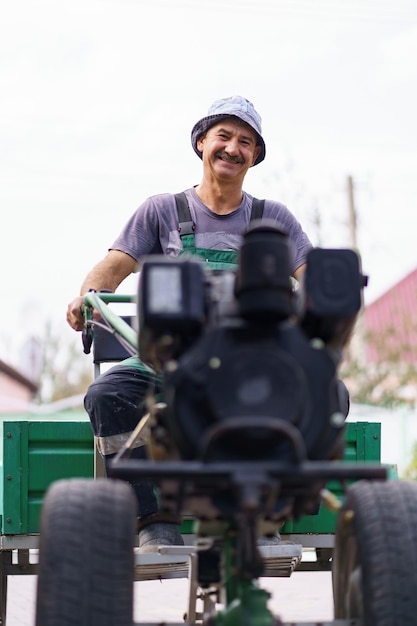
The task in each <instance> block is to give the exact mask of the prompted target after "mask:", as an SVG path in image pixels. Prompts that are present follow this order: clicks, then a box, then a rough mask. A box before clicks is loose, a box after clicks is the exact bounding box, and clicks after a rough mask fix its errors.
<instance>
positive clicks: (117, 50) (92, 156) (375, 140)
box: [0, 0, 417, 363]
mask: <svg viewBox="0 0 417 626" xmlns="http://www.w3.org/2000/svg"><path fill="white" fill-rule="evenodd" d="M0 29H1V30H0V53H1V54H0V68H1V69H0V81H1V82H0V85H1V93H0V113H1V114H0V163H1V167H0V177H1V180H0V206H1V215H2V221H3V229H2V231H3V236H2V238H1V246H0V260H1V272H2V280H1V284H2V291H3V297H2V318H1V319H2V325H1V329H0V358H2V359H4V360H7V361H9V362H12V363H13V362H17V360H18V349H17V348H16V346H17V345H19V343H22V342H23V341H24V339H25V338H26V337H27V336H29V335H30V334H35V335H36V334H38V333H39V332H40V331H41V330H42V327H43V325H44V323H45V321H46V320H47V319H51V320H52V321H53V322H54V324H56V325H58V327H61V326H62V336H63V339H68V338H70V337H72V336H73V335H74V331H72V330H71V329H70V328H69V327H68V326H67V325H66V322H65V311H66V306H67V303H68V302H69V301H70V300H71V299H72V298H73V297H74V296H75V295H77V293H78V291H79V287H80V284H81V282H82V280H83V278H84V275H85V274H86V273H87V271H88V270H89V269H90V268H91V266H92V265H93V264H94V263H95V262H97V261H98V260H99V259H101V258H102V257H103V256H104V255H105V253H106V251H107V248H108V246H109V245H110V244H111V243H112V241H113V240H114V239H115V237H116V235H117V234H118V233H119V231H120V229H121V228H122V226H123V224H124V222H125V221H126V220H127V219H128V217H129V216H130V215H131V213H132V212H133V211H134V210H135V208H136V207H137V206H138V205H139V204H140V203H141V202H142V201H143V200H144V199H145V198H146V197H147V196H149V195H152V194H155V193H160V192H177V191H180V190H182V189H184V188H186V187H189V186H191V185H193V184H197V183H198V182H199V181H200V176H201V162H200V160H199V159H198V158H197V157H196V155H195V154H194V152H193V150H192V148H191V144H190V131H191V127H192V126H193V124H194V123H195V122H196V121H197V120H198V119H199V118H200V117H203V116H204V115H205V114H206V112H207V109H208V107H209V105H210V104H211V102H212V101H213V100H215V99H217V98H222V97H226V96H230V95H234V94H240V95H243V96H245V97H246V98H248V99H250V100H251V101H252V102H253V103H254V104H255V107H256V108H257V110H258V111H259V112H260V114H261V116H262V119H263V135H264V138H265V142H266V146H267V157H266V160H265V161H264V162H263V163H262V164H261V165H259V166H257V167H255V168H253V169H252V170H250V172H249V174H248V176H247V179H246V181H245V182H246V184H245V189H246V190H247V191H248V192H250V193H252V194H254V195H256V196H258V197H266V198H273V199H276V200H280V201H282V202H284V203H286V204H287V206H288V207H289V209H290V210H292V211H293V212H294V213H295V214H296V216H297V217H298V219H299V220H300V221H301V222H302V224H303V226H304V228H305V230H306V231H307V232H308V234H309V235H310V238H311V239H312V241H313V243H314V244H315V245H322V246H324V247H348V246H350V245H351V242H352V239H351V232H350V231H349V228H348V196H347V177H348V176H349V175H350V176H352V177H353V181H354V190H355V203H356V209H357V214H358V228H357V242H358V245H359V249H360V252H361V256H362V266H363V270H364V272H365V273H367V274H369V276H370V282H369V287H368V288H367V290H366V292H365V298H366V301H367V302H370V301H372V300H373V299H375V298H376V297H378V296H379V295H380V294H382V293H383V292H384V291H385V290H386V289H388V288H389V287H391V286H392V285H393V284H394V283H395V282H396V281H397V280H400V279H401V278H402V277H403V276H405V275H406V274H407V273H408V272H409V271H412V270H414V269H415V268H416V267H417V245H416V240H417V217H416V209H417V206H416V205H417V200H416V199H417V122H416V111H417V4H416V2H415V0H397V2H395V3H393V2H392V1H390V2H388V0H379V1H377V0H333V1H330V0H315V2H314V3H312V2H310V1H309V0H252V1H249V0H222V1H220V0H218V1H217V0H189V1H186V0H182V1H181V0H178V1H176V0H159V1H158V0H149V2H148V1H146V0H100V1H98V0H97V1H96V0H71V2H70V1H63V0H60V1H57V0H44V1H39V2H38V1H36V0H13V2H8V3H6V2H4V3H3V6H2V9H1V16H0ZM317 216H319V217H320V222H321V226H320V227H317V225H316V223H317ZM134 288H135V285H134V283H132V282H129V281H127V283H126V284H125V285H124V286H123V287H122V291H125V292H129V291H131V290H132V289H134Z"/></svg>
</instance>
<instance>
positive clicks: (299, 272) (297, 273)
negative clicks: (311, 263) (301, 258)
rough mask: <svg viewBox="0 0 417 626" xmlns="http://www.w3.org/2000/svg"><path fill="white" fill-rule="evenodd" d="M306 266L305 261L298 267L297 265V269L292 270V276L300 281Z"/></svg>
mask: <svg viewBox="0 0 417 626" xmlns="http://www.w3.org/2000/svg"><path fill="white" fill-rule="evenodd" d="M306 267H307V263H303V265H300V267H297V269H296V270H295V272H294V278H295V279H296V280H298V282H300V280H301V277H302V276H303V274H304V272H305V271H306Z"/></svg>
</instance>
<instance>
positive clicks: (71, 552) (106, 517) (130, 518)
mask: <svg viewBox="0 0 417 626" xmlns="http://www.w3.org/2000/svg"><path fill="white" fill-rule="evenodd" d="M135 524H136V515H135V502H134V496H133V493H132V492H131V489H130V488H129V487H128V486H127V485H126V484H125V483H123V482H121V481H115V480H108V479H98V480H88V479H70V480H65V481H58V482H57V483H54V484H53V485H52V487H51V488H50V490H49V491H48V493H47V495H46V498H45V501H44V506H43V512H42V520H41V530H40V546H39V575H38V590H37V609H36V626H116V625H117V626H132V623H133V569H134V562H133V558H134V555H133V539H134V531H135Z"/></svg>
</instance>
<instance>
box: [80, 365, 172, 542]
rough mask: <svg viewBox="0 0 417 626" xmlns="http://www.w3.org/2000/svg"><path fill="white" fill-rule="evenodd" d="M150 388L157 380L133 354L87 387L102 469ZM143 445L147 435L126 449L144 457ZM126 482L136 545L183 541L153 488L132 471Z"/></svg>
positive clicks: (124, 436) (143, 409)
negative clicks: (135, 516) (134, 518)
mask: <svg viewBox="0 0 417 626" xmlns="http://www.w3.org/2000/svg"><path fill="white" fill-rule="evenodd" d="M150 391H156V392H158V391H159V379H158V377H157V376H156V375H154V374H153V373H152V372H151V371H150V370H149V369H148V368H146V367H145V366H144V365H143V364H142V363H141V362H140V360H139V359H138V358H135V357H132V358H129V359H126V361H123V362H122V363H120V364H118V365H115V366H114V367H112V368H111V369H109V370H108V371H107V372H105V373H104V374H101V375H100V376H99V377H98V378H96V380H94V381H93V383H92V384H91V385H90V387H89V388H88V390H87V393H86V396H85V399H84V406H85V409H86V411H87V413H88V415H89V417H90V421H91V425H92V428H93V431H94V434H95V436H96V438H97V446H98V450H99V452H100V454H101V455H102V456H103V459H104V465H105V468H108V467H109V463H110V462H111V460H112V459H113V458H114V457H115V456H116V454H117V453H118V452H119V450H120V449H121V448H122V447H123V445H124V444H125V443H126V441H127V440H128V439H129V437H130V435H131V434H132V431H133V430H134V429H135V427H136V426H137V424H138V422H139V420H140V419H141V417H142V416H143V415H144V414H145V413H146V404H145V397H146V394H147V393H149V392H150ZM145 444H146V436H142V437H141V436H139V438H138V440H137V441H135V442H134V444H133V448H132V449H131V450H130V452H129V455H130V457H131V458H136V459H146V445H145ZM127 482H128V483H130V484H131V486H132V488H133V490H134V492H135V495H136V500H137V507H138V508H137V514H138V528H139V547H142V548H143V551H146V550H147V548H149V549H152V546H155V545H158V544H162V543H164V544H173V545H175V544H178V543H182V537H181V534H180V532H179V520H178V519H177V518H174V517H173V516H170V515H167V514H165V513H163V512H160V511H159V498H158V492H157V489H156V487H155V486H154V485H153V484H151V483H149V482H141V481H138V480H137V479H136V478H135V476H134V474H133V475H132V477H131V478H128V479H127ZM145 546H146V547H145Z"/></svg>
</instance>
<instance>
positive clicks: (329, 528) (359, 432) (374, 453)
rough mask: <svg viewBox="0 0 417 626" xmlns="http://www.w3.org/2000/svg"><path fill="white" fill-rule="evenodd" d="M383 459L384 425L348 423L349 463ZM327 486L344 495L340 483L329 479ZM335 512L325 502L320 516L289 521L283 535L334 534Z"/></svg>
mask: <svg viewBox="0 0 417 626" xmlns="http://www.w3.org/2000/svg"><path fill="white" fill-rule="evenodd" d="M380 459H381V424H379V423H371V422H347V424H346V430H345V453H344V460H345V461H347V462H350V463H354V462H357V463H364V462H366V461H371V462H372V463H375V462H378V461H380ZM326 486H327V488H328V489H329V490H330V491H332V492H333V493H334V494H335V495H336V496H337V497H339V498H342V497H343V491H342V488H341V485H340V483H338V482H329V483H328V484H327V485H326ZM335 528H336V513H334V512H332V511H330V510H329V509H328V508H326V507H325V506H324V505H321V506H320V509H319V512H318V514H317V515H304V516H302V517H300V519H298V520H290V521H289V522H286V523H285V524H284V526H283V528H282V530H281V531H280V532H281V534H283V535H284V534H302V535H304V534H309V533H312V534H316V533H317V534H328V533H330V534H333V533H334V532H335Z"/></svg>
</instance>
